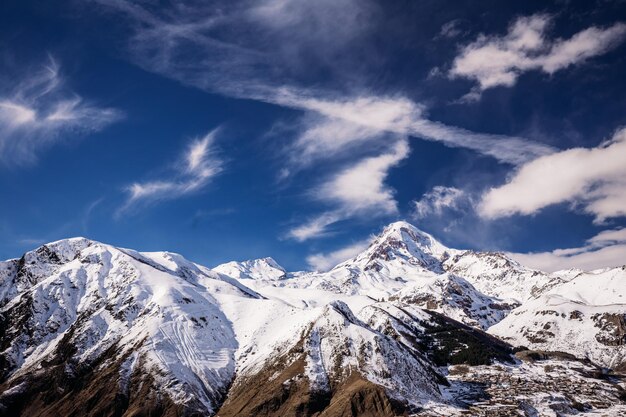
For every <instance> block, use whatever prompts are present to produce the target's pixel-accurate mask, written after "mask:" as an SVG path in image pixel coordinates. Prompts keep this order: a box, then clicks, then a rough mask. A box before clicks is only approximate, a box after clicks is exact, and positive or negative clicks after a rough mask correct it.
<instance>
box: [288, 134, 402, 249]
mask: <svg viewBox="0 0 626 417" xmlns="http://www.w3.org/2000/svg"><path fill="white" fill-rule="evenodd" d="M408 155H409V145H408V141H407V140H406V139H397V141H396V143H395V144H394V145H393V147H392V149H391V150H390V151H389V152H387V153H383V154H381V155H378V156H374V157H369V158H365V159H363V160H361V161H359V162H357V163H356V164H354V165H352V166H350V167H348V168H346V169H344V170H342V171H340V172H339V173H337V174H335V175H334V176H332V177H331V178H329V179H328V180H327V181H325V182H324V183H322V184H321V185H320V186H318V187H317V188H316V189H315V190H314V191H313V193H312V194H313V197H314V198H315V199H317V200H319V201H323V202H326V203H329V204H332V205H333V206H335V208H334V209H333V210H330V211H327V212H324V213H322V214H321V215H319V216H316V217H314V218H312V219H310V220H309V221H307V222H305V223H304V224H302V225H300V226H297V227H294V228H292V229H291V230H290V231H289V232H288V234H287V235H288V237H290V238H293V239H296V240H298V241H304V240H307V239H311V238H315V237H320V236H324V235H325V234H327V233H328V230H327V229H328V226H330V225H332V224H333V223H336V222H338V221H340V220H344V219H347V218H350V217H353V216H363V215H374V216H381V215H392V214H396V213H397V211H398V206H397V203H396V201H395V199H394V190H393V189H391V188H390V187H388V186H387V185H386V184H385V179H386V178H387V175H388V174H389V171H390V170H391V169H392V168H393V167H395V166H397V165H398V164H399V163H400V162H401V161H402V160H403V159H405V158H406V157H407V156H408Z"/></svg>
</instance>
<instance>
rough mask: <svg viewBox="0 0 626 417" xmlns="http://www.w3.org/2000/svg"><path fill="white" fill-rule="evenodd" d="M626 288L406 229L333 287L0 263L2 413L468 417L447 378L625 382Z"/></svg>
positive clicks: (100, 252) (181, 266)
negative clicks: (607, 374)
mask: <svg viewBox="0 0 626 417" xmlns="http://www.w3.org/2000/svg"><path fill="white" fill-rule="evenodd" d="M625 280H626V271H625V270H624V268H614V269H608V270H601V271H593V272H589V273H586V272H582V271H563V272H559V273H555V274H546V273H543V272H540V271H534V270H532V269H528V268H525V267H523V266H522V265H520V264H518V263H516V262H514V261H512V260H510V259H508V258H507V257H506V255H504V254H501V253H491V252H484V253H483V252H473V251H464V250H458V249H451V248H447V247H445V246H444V245H443V244H441V243H440V242H438V241H437V240H436V239H435V238H434V237H432V236H431V235H429V234H427V233H425V232H423V231H420V230H419V229H417V228H415V227H414V226H412V225H410V224H408V223H406V222H397V223H393V224H391V225H389V226H388V227H386V228H385V229H384V230H383V232H382V233H381V234H380V235H379V236H378V237H376V238H375V239H373V240H372V243H371V244H370V245H369V247H368V248H367V249H366V250H365V251H363V252H362V253H361V254H359V255H357V256H356V257H354V258H353V259H350V260H347V261H345V262H342V263H341V264H339V265H337V266H336V267H335V268H333V269H332V270H330V271H328V272H323V273H320V272H297V273H289V272H287V271H285V269H284V268H282V267H281V266H280V265H279V264H278V263H277V262H276V261H274V260H273V259H272V258H263V259H258V260H250V261H244V262H229V263H226V264H222V265H220V266H218V267H216V268H214V269H209V268H206V267H204V266H201V265H198V264H196V263H193V262H191V261H189V260H187V259H185V258H184V257H183V256H181V255H178V254H174V253H170V252H150V253H141V252H136V251H133V250H130V249H122V248H116V247H113V246H110V245H106V244H103V243H99V242H95V241H92V240H88V239H84V238H74V239H66V240H61V241H57V242H52V243H50V244H47V245H43V246H41V247H39V248H37V249H35V250H33V251H30V252H27V253H25V254H24V255H23V256H22V257H21V258H19V259H13V260H8V261H5V262H0V415H78V414H84V410H86V409H89V410H91V412H92V414H107V415H108V414H118V415H123V414H124V413H126V414H127V415H147V414H150V415H195V414H198V415H215V414H217V415H219V416H257V415H265V416H290V415H304V416H313V415H318V416H354V415H371V416H393V415H402V414H415V415H442V414H443V415H457V414H458V415H461V414H462V413H464V412H465V411H467V410H466V409H467V407H468V404H473V402H480V401H479V400H480V398H482V397H481V395H483V394H480V393H479V392H475V390H476V385H475V384H474V383H469V382H468V383H467V384H466V383H464V382H463V381H460V380H459V379H458V377H454V378H451V375H448V371H449V370H450V369H452V368H449V366H452V365H468V366H472V367H477V368H475V369H476V370H477V372H479V373H480V374H481V375H485V378H490V377H489V376H488V375H492V374H493V373H494V372H499V371H497V369H500V368H497V367H496V368H494V367H493V366H495V365H493V364H494V363H500V364H504V365H502V366H507V367H514V371H512V372H514V373H516V374H517V375H519V377H518V378H519V379H522V378H525V379H528V380H537V378H542V376H538V375H539V374H538V373H539V372H540V371H539V367H537V366H531V365H524V366H521V367H520V362H519V360H518V359H514V358H513V356H512V347H513V346H526V347H528V348H531V349H536V350H541V351H562V352H569V353H570V354H572V355H575V356H577V357H579V358H581V359H586V360H589V361H590V362H587V363H586V364H584V365H576V363H578V362H576V359H575V358H574V357H573V356H572V357H569V356H568V357H566V358H561V359H559V360H562V361H565V362H564V363H566V364H565V365H564V366H565V368H566V369H567V370H568V371H567V375H568V376H567V377H568V378H570V379H571V380H572V381H582V380H584V379H585V378H588V374H589V373H590V372H591V371H589V369H590V367H591V368H593V366H595V365H594V364H597V365H600V366H604V367H608V368H612V369H613V370H618V371H619V370H620V369H623V368H624V363H626V352H625V351H624V346H625V345H626V325H624V322H625V315H626V305H625V304H624V302H623V298H626V285H625V283H626V281H625ZM590 283H592V285H590ZM485 330H486V331H487V333H485V332H484V331H485ZM494 336H497V338H496V337H494ZM498 338H499V339H498ZM533 355H535V356H533ZM537 355H540V356H541V355H543V356H541V357H542V358H543V357H549V354H547V353H541V354H535V353H532V352H531V353H529V354H528V355H527V356H526V357H533V358H534V357H536V356H537ZM526 357H524V360H526V359H525V358H526ZM533 360H534V359H533ZM498 366H500V365H498ZM550 366H553V365H550ZM480 367H486V368H484V369H483V368H480ZM584 369H587V370H584ZM479 370H480V371H479ZM583 370H584V372H583ZM468 384H469V385H468ZM494 384H495V382H494ZM603 384H605V385H601V386H600V385H599V387H600V388H598V390H600V391H601V392H602V393H603V394H602V395H603V397H602V398H606V401H605V402H603V403H602V404H609V405H607V406H606V407H613V408H612V409H614V410H618V409H619V410H622V408H619V407H621V405H620V404H622V403H621V402H620V401H621V400H620V399H619V398H620V395H621V394H619V392H620V391H619V389H621V388H619V389H618V388H616V387H617V385H615V381H613V382H610V381H609V382H606V383H604V382H603ZM611 384H613V385H611ZM562 385H563V386H562V387H561V386H559V387H556V388H553V389H552V393H554V392H555V390H557V391H558V390H559V389H562V390H566V389H567V387H566V385H567V384H562ZM494 386H495V385H494ZM494 389H495V388H494ZM600 391H598V392H600ZM469 393H473V394H471V395H470V394H469ZM490 395H492V394H490ZM562 395H563V398H564V399H563V401H562V403H563V404H564V405H563V404H561V403H559V404H561V405H563V407H565V408H567V407H570V408H571V409H572V410H574V408H572V407H576V406H577V403H576V400H575V398H574V397H575V396H576V395H577V394H576V393H573V394H572V393H570V392H569V391H563V394H562ZM468 396H469V397H471V398H469V397H468ZM525 396H526V397H525ZM472 398H473V399H472ZM520 398H525V399H523V400H520V404H521V403H525V404H526V403H527V405H528V404H530V403H533V404H535V403H536V402H537V401H539V400H538V399H537V398H535V397H533V398H535V399H531V398H530V397H528V396H527V394H524V393H522V394H520ZM581 398H582V397H581ZM585 398H588V397H585ZM503 401H504V400H503ZM533 401H535V402H533ZM596 406H598V407H599V405H597V404H596ZM520 407H521V405H520ZM590 407H592V408H593V407H594V406H593V405H591V406H590ZM603 407H604V405H603ZM615 407H617V408H615ZM565 408H564V409H565ZM568 409H569V408H568ZM42 410H45V412H44V411H42ZM616 412H617V411H616Z"/></svg>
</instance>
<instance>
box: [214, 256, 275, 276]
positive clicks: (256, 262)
mask: <svg viewBox="0 0 626 417" xmlns="http://www.w3.org/2000/svg"><path fill="white" fill-rule="evenodd" d="M213 270H214V271H217V272H219V273H221V274H224V275H228V276H229V277H233V278H250V279H265V280H278V279H284V278H286V277H287V272H286V271H285V269H284V268H283V267H282V266H280V265H278V263H277V262H276V261H275V260H274V259H272V258H261V259H252V260H248V261H243V262H236V261H232V262H227V263H225V264H221V265H218V266H216V267H215V268H213Z"/></svg>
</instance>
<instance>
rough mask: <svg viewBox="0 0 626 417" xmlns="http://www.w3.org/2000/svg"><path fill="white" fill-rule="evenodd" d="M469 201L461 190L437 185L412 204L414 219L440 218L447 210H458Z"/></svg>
mask: <svg viewBox="0 0 626 417" xmlns="http://www.w3.org/2000/svg"><path fill="white" fill-rule="evenodd" d="M470 201H471V197H470V196H469V195H468V194H467V193H466V192H465V191H463V190H460V189H458V188H456V187H444V186H442V185H437V186H435V187H433V188H432V189H431V190H430V191H428V192H426V193H424V195H422V197H421V198H420V199H419V200H417V201H415V202H414V204H415V211H414V217H415V218H416V219H424V218H426V217H429V216H433V215H434V216H440V215H441V214H443V212H444V211H447V210H460V209H462V208H463V207H462V206H463V205H465V204H468V203H469V202H470Z"/></svg>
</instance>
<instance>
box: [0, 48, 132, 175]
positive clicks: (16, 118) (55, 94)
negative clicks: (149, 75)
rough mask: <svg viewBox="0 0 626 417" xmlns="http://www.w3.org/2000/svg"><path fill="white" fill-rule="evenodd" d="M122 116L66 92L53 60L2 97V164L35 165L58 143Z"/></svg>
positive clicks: (0, 132) (0, 127)
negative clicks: (34, 163)
mask: <svg viewBox="0 0 626 417" xmlns="http://www.w3.org/2000/svg"><path fill="white" fill-rule="evenodd" d="M120 117H121V112H119V111H118V110H115V109H110V108H99V107H96V106H94V105H91V104H89V103H86V102H85V101H84V100H83V99H82V98H81V97H80V96H78V95H76V94H75V93H73V92H71V91H69V90H68V89H67V88H64V82H63V79H62V78H61V76H60V73H59V66H58V64H57V62H56V61H55V60H54V59H53V58H50V60H49V62H48V64H47V65H45V66H44V67H43V68H42V69H41V70H40V71H39V72H36V73H33V74H31V75H30V76H28V77H25V78H24V79H22V80H18V81H17V82H16V83H15V85H14V86H11V87H10V88H5V91H4V92H3V93H0V161H1V162H4V163H6V164H24V163H32V162H34V161H35V160H36V157H37V154H38V153H40V152H41V151H42V150H43V149H44V148H46V147H47V146H51V145H53V144H54V143H55V142H58V141H62V140H66V139H67V138H68V137H71V136H76V135H80V134H83V133H86V132H93V131H98V130H101V129H102V128H104V127H105V126H107V125H109V124H110V123H113V122H114V121H116V120H118V119H119V118H120Z"/></svg>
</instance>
